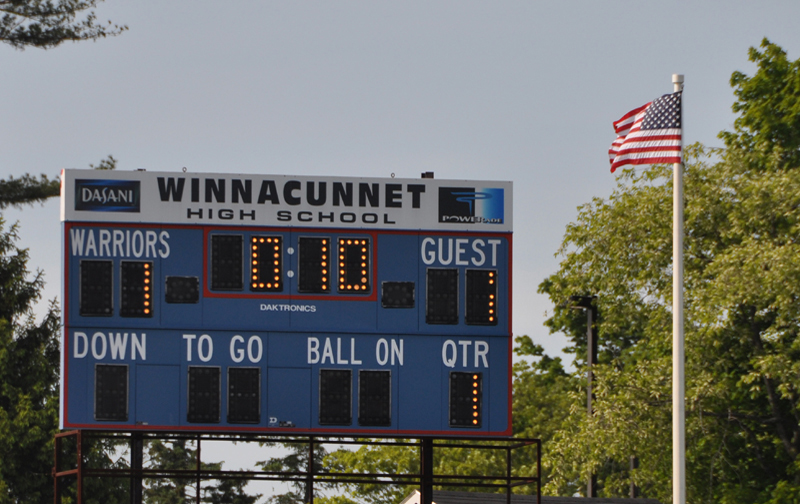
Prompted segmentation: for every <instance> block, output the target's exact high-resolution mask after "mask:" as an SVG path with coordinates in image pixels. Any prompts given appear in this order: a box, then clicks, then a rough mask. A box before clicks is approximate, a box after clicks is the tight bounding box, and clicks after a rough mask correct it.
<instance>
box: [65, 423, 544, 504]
mask: <svg viewBox="0 0 800 504" xmlns="http://www.w3.org/2000/svg"><path fill="white" fill-rule="evenodd" d="M72 437H74V438H75V440H76V461H75V465H74V467H71V468H69V469H66V470H62V467H61V466H62V465H63V464H64V463H66V458H65V457H64V446H63V440H65V439H67V438H72ZM88 438H99V439H117V440H119V442H121V443H126V444H128V443H129V446H130V447H131V464H130V467H129V468H126V469H100V468H92V467H89V466H88V465H87V463H86V461H85V459H84V453H83V451H84V449H83V446H84V442H85V441H86V440H87V439H88ZM156 439H158V440H170V439H184V440H192V441H195V442H196V443H197V450H196V452H197V459H196V463H195V468H194V469H173V470H165V469H147V468H144V467H143V449H144V448H143V447H144V443H145V441H146V440H156ZM202 441H228V442H265V443H266V442H269V443H282V442H283V443H303V444H308V456H309V457H308V466H307V468H306V470H305V471H298V472H279V471H224V470H210V469H203V466H202V463H201V455H200V453H201V452H200V449H201V444H202ZM325 444H334V445H339V446H341V445H351V446H363V445H391V446H407V447H409V448H417V449H419V456H420V472H419V473H402V474H393V473H332V472H319V471H318V469H317V468H316V467H315V465H314V454H315V447H317V446H320V445H325ZM451 448H460V449H465V448H467V449H479V450H503V451H505V455H506V456H505V461H506V467H505V470H504V471H502V473H501V474H491V475H472V476H465V475H458V474H438V473H436V472H435V470H434V464H433V462H434V450H435V451H437V452H440V451H443V450H447V449H451ZM526 448H528V449H532V448H535V450H536V475H533V476H513V472H512V452H513V451H514V450H520V449H526ZM501 460H502V459H501ZM541 471H542V442H541V440H539V439H530V438H514V437H494V436H485V437H484V436H481V437H452V438H433V437H423V438H421V439H418V440H417V439H409V438H360V437H359V438H340V437H320V436H265V435H247V436H244V435H219V434H210V433H209V434H205V433H204V434H194V433H192V434H186V433H163V432H147V433H145V432H138V431H137V432H104V431H80V430H76V431H69V432H62V433H59V434H56V437H55V454H54V467H53V473H52V474H53V485H54V490H55V492H54V494H55V503H56V504H61V496H62V493H63V490H64V486H65V483H66V481H65V480H66V479H68V478H76V479H77V495H76V497H77V499H76V501H77V504H82V503H83V499H84V495H83V494H84V492H83V481H84V479H85V478H126V477H127V478H129V479H130V482H131V493H130V502H131V503H133V504H141V502H142V482H143V480H144V479H145V478H147V479H159V478H179V477H180V478H192V479H193V480H194V483H195V485H196V490H197V492H196V496H197V502H200V496H201V490H202V482H203V481H204V480H223V479H239V480H262V481H264V480H266V481H288V482H295V483H297V482H303V483H305V484H306V495H305V500H306V502H307V503H308V504H313V502H314V484H315V483H325V484H330V483H342V484H356V483H368V484H382V485H414V484H419V488H420V493H421V496H422V499H421V501H420V502H421V504H430V503H431V502H432V497H433V488H434V486H438V487H477V488H486V489H494V490H505V493H506V502H507V503H508V504H510V503H511V495H512V490H513V489H514V488H515V487H519V486H528V485H536V493H535V495H536V496H537V502H541V486H542V480H541Z"/></svg>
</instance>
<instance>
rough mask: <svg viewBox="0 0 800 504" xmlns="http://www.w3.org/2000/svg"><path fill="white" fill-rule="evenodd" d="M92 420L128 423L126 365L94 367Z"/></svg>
mask: <svg viewBox="0 0 800 504" xmlns="http://www.w3.org/2000/svg"><path fill="white" fill-rule="evenodd" d="M94 419H95V420H102V421H115V422H127V421H128V366H127V365H120V364H97V365H95V367H94Z"/></svg>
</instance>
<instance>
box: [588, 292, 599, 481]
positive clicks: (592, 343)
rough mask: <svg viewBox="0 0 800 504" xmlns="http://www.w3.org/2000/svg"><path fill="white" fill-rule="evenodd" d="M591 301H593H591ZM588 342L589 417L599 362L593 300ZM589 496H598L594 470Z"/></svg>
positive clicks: (590, 477)
mask: <svg viewBox="0 0 800 504" xmlns="http://www.w3.org/2000/svg"><path fill="white" fill-rule="evenodd" d="M590 302H591V301H590ZM586 326H587V327H586V340H587V341H586V342H587V353H588V355H587V363H586V364H587V366H586V367H587V371H586V376H587V385H586V412H587V414H588V415H589V417H592V416H593V415H594V405H593V404H592V402H593V401H594V390H593V389H592V387H593V385H594V383H593V381H594V373H593V371H592V367H593V366H594V365H595V364H596V363H597V307H596V306H595V304H594V303H593V302H592V303H591V305H590V307H589V308H587V309H586ZM586 496H587V497H597V475H596V474H595V473H594V472H592V473H591V474H590V475H589V480H588V482H587V486H586Z"/></svg>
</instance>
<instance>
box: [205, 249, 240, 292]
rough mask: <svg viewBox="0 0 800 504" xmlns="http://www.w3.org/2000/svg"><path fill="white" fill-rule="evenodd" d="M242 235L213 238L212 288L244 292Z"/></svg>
mask: <svg viewBox="0 0 800 504" xmlns="http://www.w3.org/2000/svg"><path fill="white" fill-rule="evenodd" d="M243 241H244V237H242V235H212V236H211V288H212V289H213V290H233V291H236V290H242V289H243V288H244V284H243V280H242V252H243V251H242V249H243Z"/></svg>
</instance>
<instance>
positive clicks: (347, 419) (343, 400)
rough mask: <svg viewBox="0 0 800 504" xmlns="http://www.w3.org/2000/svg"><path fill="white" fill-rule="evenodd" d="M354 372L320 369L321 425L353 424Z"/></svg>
mask: <svg viewBox="0 0 800 504" xmlns="http://www.w3.org/2000/svg"><path fill="white" fill-rule="evenodd" d="M352 391H353V372H352V371H351V370H349V369H320V371H319V423H320V425H350V424H352V423H353V400H352V399H353V392H352Z"/></svg>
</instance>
